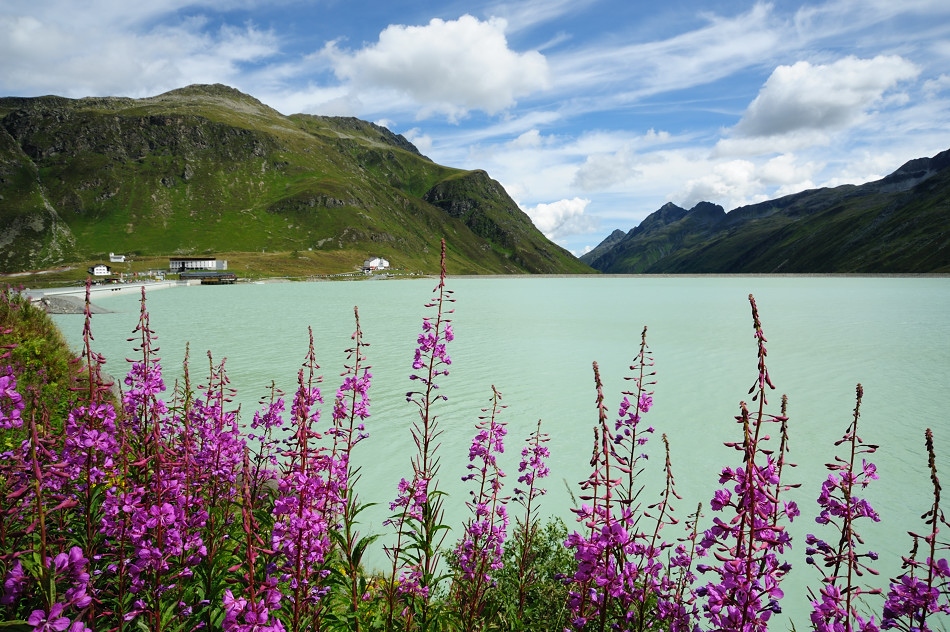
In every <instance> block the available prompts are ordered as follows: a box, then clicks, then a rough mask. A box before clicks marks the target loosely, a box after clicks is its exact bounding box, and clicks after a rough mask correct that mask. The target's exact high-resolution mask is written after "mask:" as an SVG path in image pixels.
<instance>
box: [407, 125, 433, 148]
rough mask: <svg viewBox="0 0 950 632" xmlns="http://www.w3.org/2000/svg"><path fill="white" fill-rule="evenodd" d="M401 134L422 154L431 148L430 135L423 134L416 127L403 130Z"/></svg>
mask: <svg viewBox="0 0 950 632" xmlns="http://www.w3.org/2000/svg"><path fill="white" fill-rule="evenodd" d="M402 135H403V136H405V137H406V140H408V141H409V142H410V143H412V144H413V145H415V146H416V149H418V150H419V151H420V152H421V153H423V154H424V153H426V152H427V151H430V150H431V149H432V137H431V136H429V135H428V134H423V133H422V130H420V129H419V128H418V127H413V128H412V129H411V130H409V131H406V132H403V133H402Z"/></svg>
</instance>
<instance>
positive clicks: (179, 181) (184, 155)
mask: <svg viewBox="0 0 950 632" xmlns="http://www.w3.org/2000/svg"><path fill="white" fill-rule="evenodd" d="M441 237H445V238H446V241H447V244H448V246H449V252H448V266H449V271H450V272H454V273H479V274H482V273H521V272H539V273H562V272H590V271H591V270H590V268H588V267H587V266H586V265H584V264H583V263H580V262H579V261H578V260H577V259H575V258H574V257H573V256H572V255H571V254H570V253H568V252H567V251H566V250H564V249H562V248H560V247H558V246H556V245H555V244H553V243H551V242H550V241H548V240H547V239H546V238H545V237H544V236H543V235H542V234H541V233H540V232H539V231H538V230H537V229H536V228H535V227H534V226H533V224H532V223H531V221H530V219H529V218H528V217H527V215H525V214H524V213H523V212H521V210H520V209H519V208H518V206H517V205H516V204H515V202H514V201H513V200H511V198H510V197H509V196H508V195H507V193H506V192H505V191H504V189H503V188H502V187H501V186H500V185H499V184H498V183H497V182H495V181H493V180H491V179H490V178H489V177H488V176H487V174H485V173H484V172H481V171H473V172H467V171H462V170H459V169H452V168H449V167H444V166H441V165H437V164H435V163H433V162H432V161H431V160H429V159H428V158H426V157H425V156H423V155H421V154H420V153H419V152H418V150H417V149H416V148H415V147H414V146H413V145H412V144H411V143H409V142H408V141H407V140H406V139H405V138H403V137H402V136H398V135H395V134H393V133H391V132H390V131H389V130H387V129H385V128H382V127H379V126H377V125H374V124H372V123H367V122H365V121H360V120H358V119H353V118H338V117H320V116H309V115H302V114H296V115H292V116H284V115H282V114H280V113H279V112H277V111H276V110H273V109H271V108H269V107H267V106H266V105H264V104H262V103H260V102H259V101H257V100H256V99H254V98H253V97H250V96H248V95H246V94H242V93H240V92H238V91H236V90H234V89H232V88H228V87H226V86H221V85H214V86H204V85H201V86H189V87H187V88H183V89H180V90H174V91H172V92H168V93H166V94H162V95H159V96H156V97H152V98H147V99H128V98H86V99H65V98H61V97H39V98H15V97H8V98H2V99H0V272H10V271H18V270H26V269H36V268H41V267H48V266H52V265H56V264H60V263H63V262H69V261H88V260H92V259H96V258H101V257H103V256H104V255H105V254H106V253H109V252H116V253H123V254H131V255H138V256H164V255H173V254H179V255H185V254H206V253H227V252H233V253H237V252H261V251H266V252H287V253H291V252H304V251H310V250H312V251H315V252H322V251H331V250H338V251H341V252H345V253H346V254H347V256H348V257H349V258H350V259H352V265H358V264H359V263H360V262H361V261H362V258H365V257H369V256H383V257H385V258H387V259H389V260H390V261H392V263H393V265H396V266H398V267H404V268H410V269H428V270H431V269H433V267H434V265H433V264H434V263H437V261H438V247H437V244H438V241H439V239H440V238H441Z"/></svg>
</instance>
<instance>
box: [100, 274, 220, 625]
mask: <svg viewBox="0 0 950 632" xmlns="http://www.w3.org/2000/svg"><path fill="white" fill-rule="evenodd" d="M133 333H134V334H135V335H136V337H135V338H132V339H131V340H133V341H136V342H138V343H139V346H138V347H136V351H138V352H139V353H140V354H141V360H135V361H131V360H130V362H132V367H131V369H130V370H129V373H128V375H127V377H126V379H125V384H126V385H127V387H128V388H127V390H126V391H125V392H124V393H123V397H122V402H123V410H124V413H125V414H124V416H123V420H122V426H121V427H120V428H119V435H120V436H119V439H118V441H119V449H120V451H121V452H122V453H123V456H122V458H121V460H120V461H121V463H120V465H119V467H118V469H117V473H116V483H117V484H116V485H114V486H113V487H111V488H110V489H109V490H108V492H107V493H106V497H105V499H104V500H103V505H102V508H103V519H102V526H101V531H102V534H103V535H104V537H105V538H106V542H107V543H108V545H109V547H110V549H111V553H110V558H111V560H112V563H111V564H110V565H109V566H108V570H109V572H111V573H116V574H118V575H119V581H118V584H119V588H118V591H117V594H115V595H114V598H115V600H116V601H115V602H114V610H113V613H114V614H115V615H117V616H118V617H119V618H120V619H121V620H122V621H123V622H124V621H130V620H132V619H134V618H136V617H139V616H141V617H142V624H144V625H145V626H146V627H147V628H148V629H149V630H153V631H156V632H157V631H160V630H163V629H166V628H167V627H168V626H171V625H173V624H175V622H176V621H180V620H181V619H182V618H183V617H188V616H189V614H190V610H189V609H188V606H187V604H185V603H184V602H183V601H182V600H181V591H180V586H181V582H183V581H186V580H187V579H188V578H189V577H190V576H191V568H192V567H193V566H194V565H196V563H197V561H198V560H199V559H200V558H201V557H202V556H203V555H204V553H205V548H204V543H203V541H202V540H201V538H200V536H199V535H198V534H197V533H196V526H197V525H196V524H195V516H196V512H193V511H192V509H193V507H192V505H193V498H191V497H190V494H189V489H188V475H187V471H188V469H189V466H190V464H186V463H185V461H184V460H183V459H182V457H181V454H180V452H179V449H178V445H177V440H178V438H177V437H176V436H175V427H176V425H175V423H174V422H173V421H172V420H170V419H169V415H168V413H169V411H168V407H167V406H166V404H165V402H164V401H163V400H162V399H161V398H160V394H161V393H162V392H164V391H165V384H164V381H163V380H162V373H161V365H160V364H159V359H158V357H157V352H158V347H157V346H155V344H154V342H155V340H156V338H157V336H156V335H155V333H154V331H153V330H152V328H151V326H150V324H149V314H148V311H147V309H146V307H145V290H144V288H143V289H142V298H141V308H140V315H139V322H138V324H137V325H136V328H135V329H134V331H133ZM197 515H198V516H199V517H198V523H199V524H200V522H201V517H200V512H198V514H197ZM183 560H186V561H187V564H185V565H183V564H182V561H183ZM127 599H131V603H128V602H127V601H126V600H127ZM121 625H122V624H120V626H121Z"/></svg>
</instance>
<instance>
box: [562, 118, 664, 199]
mask: <svg viewBox="0 0 950 632" xmlns="http://www.w3.org/2000/svg"><path fill="white" fill-rule="evenodd" d="M669 140H670V134H669V132H663V131H661V132H657V131H656V130H653V129H651V130H649V131H648V132H647V133H646V134H644V135H643V136H640V137H637V138H635V139H633V140H629V141H625V142H624V143H623V145H622V146H621V147H620V148H619V149H617V150H616V151H613V152H605V153H594V154H589V155H588V156H587V158H586V159H585V160H584V164H582V165H581V166H580V167H578V169H577V173H576V174H575V176H574V180H573V182H572V185H573V186H576V187H579V188H580V189H582V190H584V191H597V190H602V189H607V188H610V187H613V186H617V185H622V184H625V183H626V182H629V181H630V180H632V179H634V178H636V177H638V176H640V175H641V171H640V169H638V165H639V163H640V162H641V161H642V160H643V159H642V157H638V155H637V150H638V149H642V148H645V147H652V146H655V145H662V144H664V143H666V142H669ZM604 141H606V142H610V141H609V139H601V140H600V142H604ZM582 142H583V143H584V144H590V143H593V144H597V142H598V141H592V140H591V139H590V138H588V139H585V140H584V141H582Z"/></svg>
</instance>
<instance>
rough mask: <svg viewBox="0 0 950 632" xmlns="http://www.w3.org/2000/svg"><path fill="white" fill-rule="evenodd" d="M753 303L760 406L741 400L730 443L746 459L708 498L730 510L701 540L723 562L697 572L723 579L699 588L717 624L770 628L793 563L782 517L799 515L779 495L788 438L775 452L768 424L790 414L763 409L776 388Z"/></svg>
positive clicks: (755, 396)
mask: <svg viewBox="0 0 950 632" xmlns="http://www.w3.org/2000/svg"><path fill="white" fill-rule="evenodd" d="M749 303H750V304H751V306H752V322H753V328H754V331H755V339H756V343H757V346H758V369H759V375H758V377H757V378H756V381H755V383H754V384H753V385H752V388H751V389H749V393H750V394H752V401H753V403H757V408H756V409H755V410H754V411H753V412H751V413H750V412H749V409H748V407H747V405H746V403H745V402H742V403H740V414H739V416H737V417H736V420H737V421H738V422H739V423H740V424H741V425H742V441H741V442H737V443H727V444H726V445H727V446H729V447H732V448H734V449H736V450H737V451H739V452H741V453H742V461H743V464H742V465H741V466H739V467H736V468H730V467H726V468H724V469H723V470H722V474H721V476H720V478H719V482H720V484H726V483H729V484H731V489H730V487H726V488H723V489H720V490H718V491H717V492H716V493H715V495H714V497H713V499H712V501H711V503H710V506H711V507H712V509H713V511H716V512H721V513H724V514H727V517H726V519H723V518H719V517H717V518H715V519H714V521H713V526H712V527H711V528H710V529H708V530H707V531H706V532H705V534H704V537H703V541H702V547H703V548H704V549H706V550H708V551H710V552H712V553H713V554H714V555H715V557H716V560H717V561H718V562H719V564H718V565H716V566H709V565H705V564H700V565H698V566H697V570H699V571H700V572H709V571H711V572H713V573H715V574H716V575H718V579H719V581H718V582H710V583H708V584H706V586H704V587H702V588H700V589H699V590H698V591H697V594H699V595H700V596H702V597H705V600H706V603H705V604H704V606H703V609H704V611H705V616H706V618H707V619H708V620H709V622H710V624H711V625H712V627H713V628H714V629H717V630H724V631H732V630H735V631H737V632H739V631H741V632H758V631H761V632H765V630H767V628H768V621H769V619H770V618H771V616H772V615H773V614H775V613H778V612H780V611H781V608H780V606H779V600H780V599H781V598H782V596H783V594H784V593H783V592H782V589H781V588H780V587H779V584H780V582H781V580H782V578H783V577H784V576H785V575H786V573H788V571H789V570H790V569H791V565H790V564H788V563H787V562H785V561H783V560H782V559H781V558H780V555H781V554H782V553H784V552H785V549H786V548H789V547H790V544H791V538H790V537H789V535H788V533H787V532H786V530H785V528H784V526H783V525H781V524H779V521H780V518H787V519H788V520H789V521H791V520H792V519H793V518H794V517H795V516H796V515H798V508H797V507H796V506H795V504H794V503H793V502H790V503H786V504H784V505H783V504H781V502H780V500H779V496H780V492H781V491H783V490H785V489H788V486H787V485H783V483H782V482H781V479H780V477H779V473H780V471H781V464H782V463H784V456H785V455H784V451H785V450H786V449H787V442H786V441H784V440H783V441H782V443H781V446H780V449H779V452H778V454H776V453H775V452H774V451H772V450H771V449H769V447H768V444H767V441H768V438H769V437H768V431H767V430H765V427H766V425H767V424H770V423H775V424H779V425H782V424H783V422H784V421H785V420H786V419H787V417H786V416H785V414H784V410H783V411H782V414H780V415H771V414H766V412H765V406H766V404H767V403H768V402H767V400H766V393H767V389H774V388H775V387H774V386H773V385H772V381H771V379H770V377H769V372H768V368H767V367H766V363H765V358H766V355H767V352H766V349H765V342H766V339H765V334H764V333H763V331H762V325H761V322H760V321H759V313H758V309H757V308H756V304H755V298H754V297H753V296H752V295H751V294H750V295H749ZM783 427H784V426H783ZM733 493H734V494H735V496H733ZM728 514H733V515H732V516H731V517H728Z"/></svg>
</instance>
